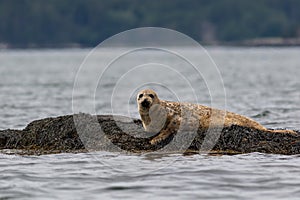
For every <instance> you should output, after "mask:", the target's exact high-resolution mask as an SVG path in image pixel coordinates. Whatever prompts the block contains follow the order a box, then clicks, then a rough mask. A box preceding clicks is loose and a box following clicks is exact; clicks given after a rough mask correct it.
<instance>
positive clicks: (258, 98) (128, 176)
mask: <svg viewBox="0 0 300 200" xmlns="http://www.w3.org/2000/svg"><path fill="white" fill-rule="evenodd" d="M90 51H91V49H62V50H54V49H53V50H3V51H0V74H1V75H0V76H1V78H0V108H1V114H0V129H8V128H13V129H22V128H24V127H25V126H26V125H27V124H28V123H29V122H31V121H32V120H35V119H40V118H44V117H51V116H59V115H65V114H72V113H73V112H88V113H93V114H106V113H113V114H121V115H127V116H131V117H139V116H138V113H137V107H136V104H135V95H136V92H137V91H138V90H139V89H142V88H144V87H151V88H154V89H155V90H156V91H157V92H158V95H159V97H160V98H162V99H170V100H175V101H176V100H180V101H189V102H194V103H201V104H205V105H209V106H214V107H218V108H221V109H223V108H225V109H227V110H230V111H233V112H236V113H239V114H242V115H245V116H248V117H251V118H253V119H255V120H256V121H259V122H260V123H261V124H263V125H265V126H266V127H268V128H289V129H297V130H300V103H299V102H300V101H299V99H300V79H299V77H300V67H299V66H300V57H299V53H300V48H238V47H210V48H207V51H208V53H209V55H210V57H211V58H212V60H213V62H212V61H210V59H208V58H209V57H208V56H207V54H206V52H205V51H202V53H201V52H200V54H199V52H197V51H195V50H194V49H188V48H187V49H185V50H184V52H185V54H186V55H187V56H188V57H189V56H190V58H192V59H194V61H196V63H197V64H198V68H197V69H198V71H195V70H194V69H195V68H193V67H191V65H190V64H188V63H186V62H184V61H182V59H178V58H175V57H174V55H169V54H166V52H156V51H153V50H152V51H146V52H135V53H134V54H130V55H127V57H121V58H119V59H117V60H116V61H115V62H113V63H110V65H109V67H107V68H106V70H104V67H103V66H105V65H104V64H105V60H106V59H107V60H109V59H110V58H113V57H116V56H118V54H119V53H120V51H119V50H116V49H105V50H102V51H103V52H104V53H103V52H102V53H101V54H100V53H98V54H94V55H92V56H91V54H90V57H88V58H87V59H85V57H86V56H87V55H89V52H90ZM84 59H85V60H84ZM132 66H133V67H132ZM135 66H138V67H135ZM299 166H300V158H299V156H297V155H295V156H284V155H268V154H260V153H251V154H244V155H234V156H207V155H192V156H184V155H180V154H157V153H156V152H153V153H149V154H142V155H140V154H134V155H132V154H126V153H111V152H90V153H81V154H56V155H43V156H18V155H6V154H0V199H86V198H89V199H116V198H122V199H140V198H143V199H195V198H197V199H262V198H264V199H300V187H299V186H300V178H299V177H300V167H299Z"/></svg>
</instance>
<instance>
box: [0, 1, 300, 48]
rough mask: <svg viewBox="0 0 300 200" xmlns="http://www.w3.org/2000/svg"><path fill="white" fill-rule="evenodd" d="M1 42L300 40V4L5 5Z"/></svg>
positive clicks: (0, 10) (0, 16)
mask: <svg viewBox="0 0 300 200" xmlns="http://www.w3.org/2000/svg"><path fill="white" fill-rule="evenodd" d="M0 21H1V23H0V43H2V44H8V45H10V46H12V47H43V46H56V47H59V46H65V45H67V44H78V45H80V46H95V45H97V44H98V43H99V42H101V41H103V40H105V39H106V38H108V37H110V36H112V35H114V34H116V33H119V32H121V31H125V30H127V29H131V28H137V27H144V26H157V27H165V28H170V29H174V30H177V31H180V32H182V33H185V34H187V35H189V36H190V37H192V38H194V39H195V40H198V41H203V42H206V43H214V42H215V43H222V42H238V41H243V40H247V39H253V38H269V37H281V38H296V37H299V36H300V1H299V0H259V1H251V0H160V1H158V0H0Z"/></svg>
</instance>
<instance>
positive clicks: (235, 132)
mask: <svg viewBox="0 0 300 200" xmlns="http://www.w3.org/2000/svg"><path fill="white" fill-rule="evenodd" d="M178 134H180V133H178ZM212 136H213V134H212ZM153 137H154V136H149V135H148V133H146V132H145V131H144V130H143V127H142V123H141V121H140V120H138V119H132V118H128V117H123V116H112V115H98V116H92V115H88V114H76V115H67V116H60V117H55V118H46V119H41V120H36V121H33V122H31V123H30V124H28V126H27V127H26V128H25V129H23V130H2V131H0V150H1V151H2V152H8V151H7V149H10V150H15V151H9V152H14V153H18V154H48V153H61V152H74V153H76V152H86V151H94V150H102V151H124V152H128V151H129V152H151V151H156V150H159V149H162V148H164V146H165V145H168V143H169V142H170V141H172V139H173V138H172V137H171V138H169V139H168V140H166V141H164V142H163V143H161V144H159V145H156V146H153V145H151V144H150V143H149V141H150V140H151V139H152V138H153ZM206 137H210V135H208V134H207V132H206V131H204V130H198V132H197V134H196V135H195V137H194V139H193V140H192V142H191V144H190V145H189V146H188V147H187V148H186V149H184V151H186V152H198V151H199V149H200V148H201V145H202V144H203V141H204V139H206V141H207V138H206ZM182 139H185V138H182ZM208 141H209V140H208ZM213 145H214V147H213V149H212V153H218V154H236V153H250V152H262V153H274V154H287V155H292V154H299V153H300V133H299V132H298V134H290V133H276V134H274V133H270V132H266V131H261V130H256V129H251V128H245V127H240V126H236V125H233V126H231V127H225V128H223V129H222V131H221V134H220V137H219V138H218V140H217V142H216V144H213ZM4 149H6V150H4Z"/></svg>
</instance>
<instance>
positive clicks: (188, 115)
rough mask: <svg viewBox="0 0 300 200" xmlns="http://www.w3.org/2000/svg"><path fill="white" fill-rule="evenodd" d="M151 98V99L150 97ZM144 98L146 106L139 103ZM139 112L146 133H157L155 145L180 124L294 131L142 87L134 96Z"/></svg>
mask: <svg viewBox="0 0 300 200" xmlns="http://www.w3.org/2000/svg"><path fill="white" fill-rule="evenodd" d="M153 97H154V98H153ZM143 101H148V102H149V107H147V108H145V107H143V106H142V102H143ZM137 103H138V108H139V113H140V116H141V119H142V122H143V126H144V128H145V130H146V131H147V132H152V133H159V134H158V135H157V136H156V137H154V138H153V139H152V140H151V141H150V143H151V144H157V143H159V142H161V141H163V140H165V139H167V138H168V137H169V136H170V135H172V134H174V133H176V132H177V130H178V129H179V126H180V124H181V123H183V122H184V123H186V126H185V127H187V128H189V127H190V128H191V129H193V130H195V128H197V129H202V130H207V129H208V128H209V127H210V126H213V127H217V126H218V127H221V128H223V127H229V126H231V125H238V126H242V127H248V128H254V129H257V130H263V131H267V132H272V133H293V134H296V133H295V132H294V131H292V130H269V129H267V128H265V127H264V126H262V125H261V124H259V123H258V122H256V121H254V120H252V119H250V118H248V117H245V116H242V115H238V114H235V113H232V112H228V111H223V110H219V109H215V108H210V107H207V106H203V105H198V104H192V103H180V102H171V101H164V100H160V99H159V98H158V96H157V94H156V93H155V92H154V91H153V90H149V89H147V90H142V91H140V92H139V93H138V95H137Z"/></svg>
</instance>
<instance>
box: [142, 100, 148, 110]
mask: <svg viewBox="0 0 300 200" xmlns="http://www.w3.org/2000/svg"><path fill="white" fill-rule="evenodd" d="M141 105H142V106H143V107H144V108H148V107H149V106H150V102H149V101H148V100H146V99H145V100H144V101H142V103H141Z"/></svg>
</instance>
